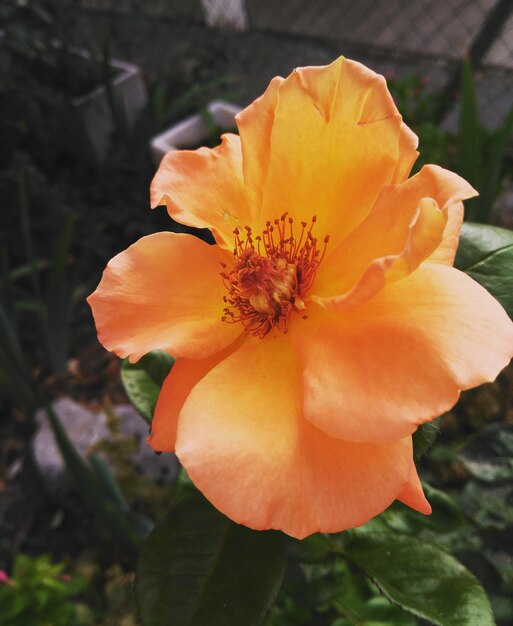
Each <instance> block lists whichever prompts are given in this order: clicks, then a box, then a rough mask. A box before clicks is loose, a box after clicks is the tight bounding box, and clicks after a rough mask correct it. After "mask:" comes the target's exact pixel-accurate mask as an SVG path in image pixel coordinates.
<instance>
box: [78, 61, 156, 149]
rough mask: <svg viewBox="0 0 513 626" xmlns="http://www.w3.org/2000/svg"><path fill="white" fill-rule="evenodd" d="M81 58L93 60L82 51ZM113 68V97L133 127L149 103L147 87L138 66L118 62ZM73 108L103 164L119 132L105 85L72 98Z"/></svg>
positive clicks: (114, 63) (112, 64)
mask: <svg viewBox="0 0 513 626" xmlns="http://www.w3.org/2000/svg"><path fill="white" fill-rule="evenodd" d="M79 54H80V55H81V56H83V57H84V58H90V54H89V53H87V52H85V51H80V52H79ZM110 65H111V68H112V69H113V70H114V76H113V78H112V80H111V81H110V85H111V90H112V96H113V98H114V102H115V103H116V106H118V107H120V109H121V111H122V114H123V115H124V116H125V120H126V122H127V124H128V126H129V127H130V126H132V125H133V123H134V122H135V120H136V118H137V116H138V114H139V113H140V112H141V110H142V109H143V108H144V106H145V105H146V102H147V99H148V95H147V91H146V85H145V83H144V81H143V78H142V75H141V70H140V69H139V68H138V67H137V65H133V64H132V63H126V62H125V61H120V60H119V59H111V61H110ZM71 105H72V107H73V108H74V109H75V111H76V112H77V113H78V114H79V116H80V118H81V122H82V125H83V128H84V131H85V133H86V135H87V138H88V139H89V142H90V144H91V147H92V149H93V152H94V154H95V156H96V158H97V159H98V160H99V161H102V160H103V159H104V158H105V157H106V155H107V152H108V149H109V146H110V141H111V135H112V133H113V132H114V130H115V128H116V120H115V119H114V116H113V114H112V107H111V105H110V103H109V96H108V93H107V89H106V87H105V85H99V86H98V87H95V88H94V89H93V90H92V91H90V92H89V93H87V94H85V95H83V96H78V97H76V98H73V99H72V101H71Z"/></svg>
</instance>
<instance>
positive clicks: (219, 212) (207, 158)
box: [150, 134, 251, 248]
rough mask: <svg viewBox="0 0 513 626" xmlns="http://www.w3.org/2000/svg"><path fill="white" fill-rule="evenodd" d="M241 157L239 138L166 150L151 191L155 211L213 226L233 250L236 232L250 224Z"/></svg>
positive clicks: (199, 225) (196, 224)
mask: <svg viewBox="0 0 513 626" xmlns="http://www.w3.org/2000/svg"><path fill="white" fill-rule="evenodd" d="M241 160H242V155H241V149H240V139H239V137H238V136H237V135H232V134H226V135H223V137H222V143H221V145H220V146H217V147H216V148H213V149H210V148H200V149H199V150H176V151H173V152H168V154H166V155H165V157H164V158H163V159H162V162H161V163H160V166H159V169H158V171H157V173H156V174H155V177H154V178H153V181H152V183H151V187H150V201H151V206H152V208H154V207H156V206H159V205H161V204H164V205H166V207H167V210H168V213H169V215H171V217H172V218H173V219H175V220H176V221H177V222H180V223H181V224H186V225H187V226H194V227H196V228H209V229H210V230H212V232H213V234H214V237H215V238H216V241H217V242H218V243H220V244H222V245H224V246H225V247H227V248H231V247H232V246H233V230H234V228H235V227H236V226H240V225H241V224H248V223H250V222H251V217H250V214H249V208H248V204H247V201H246V197H245V194H244V192H243V189H242V163H241Z"/></svg>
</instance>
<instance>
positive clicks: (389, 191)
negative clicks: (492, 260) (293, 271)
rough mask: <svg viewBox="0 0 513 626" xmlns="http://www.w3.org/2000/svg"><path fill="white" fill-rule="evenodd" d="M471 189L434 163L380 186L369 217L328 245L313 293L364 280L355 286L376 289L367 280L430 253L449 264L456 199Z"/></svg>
mask: <svg viewBox="0 0 513 626" xmlns="http://www.w3.org/2000/svg"><path fill="white" fill-rule="evenodd" d="M475 193H476V192H475V191H474V189H472V187H471V186H470V185H469V184H468V183H467V182H466V181H464V180H463V179H462V178H460V177H459V176H457V175H456V174H453V173H452V172H449V171H448V170H444V169H443V168H441V167H438V166H436V165H427V166H425V167H423V168H422V170H421V171H420V172H419V173H418V174H416V175H415V176H413V177H412V178H410V179H409V180H407V181H406V182H404V183H402V184H400V185H393V186H388V187H385V188H384V189H383V190H382V191H381V193H380V195H379V198H378V200H377V202H376V205H375V206H374V208H373V209H372V212H371V213H370V214H369V216H368V217H367V218H366V219H365V220H364V221H363V222H362V223H361V224H360V225H359V226H358V227H357V228H355V229H354V230H353V232H352V233H351V234H350V235H349V236H348V237H347V238H346V239H345V240H344V241H342V242H341V243H340V244H339V245H338V246H336V247H335V248H333V247H332V246H329V247H328V252H327V255H326V258H325V259H324V261H323V263H322V265H321V266H320V268H319V271H318V273H317V277H316V281H315V287H314V289H315V294H316V295H320V296H324V297H329V296H335V295H341V294H342V295H343V294H348V293H349V292H350V291H351V290H352V289H354V287H355V285H358V283H359V282H363V285H361V286H360V290H361V289H362V287H363V286H366V297H369V295H372V293H374V292H375V290H376V289H375V287H373V288H372V289H370V288H369V286H368V283H369V280H371V279H372V284H373V285H377V286H378V288H381V287H382V286H383V285H384V284H385V282H386V281H391V280H395V279H397V278H398V277H399V276H403V275H405V274H406V273H408V272H410V271H412V270H413V269H415V267H417V266H418V264H419V263H420V262H421V261H423V260H424V259H425V258H427V257H428V256H429V255H431V260H436V261H440V262H446V263H448V264H452V261H453V260H454V254H455V251H456V247H457V242H458V236H459V228H460V227H461V215H462V209H461V201H462V200H464V199H467V198H471V197H472V196H474V195H475ZM427 199H432V200H434V201H435V203H436V205H435V204H433V202H431V203H429V202H428V201H427ZM435 206H437V207H440V209H441V211H438V210H437V209H435V208H434V207H435ZM443 214H445V216H446V217H444V218H443V221H442V215H443ZM392 268H393V271H394V275H392V274H391V270H392ZM402 270H404V271H402ZM398 271H399V273H398ZM366 274H367V277H365V276H366ZM385 274H388V276H385ZM394 276H395V277H394ZM346 299H347V297H346V298H344V300H346Z"/></svg>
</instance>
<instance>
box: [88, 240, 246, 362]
mask: <svg viewBox="0 0 513 626" xmlns="http://www.w3.org/2000/svg"><path fill="white" fill-rule="evenodd" d="M229 258H230V255H229V254H228V253H227V252H225V251H224V250H222V249H221V248H219V246H209V245H208V244H206V243H205V242H204V241H201V240H200V239H197V238H196V237H193V236H192V235H178V234H175V233H167V232H164V233H156V234H154V235H149V236H147V237H143V238H142V239H139V241H137V242H136V243H135V244H133V245H132V246H130V247H129V248H127V250H125V251H124V252H121V253H120V254H118V255H117V256H115V257H114V258H113V259H112V260H111V261H110V262H109V264H108V265H107V267H106V269H105V271H104V273H103V277H102V279H101V281H100V284H99V285H98V287H97V289H96V291H95V292H94V293H93V294H92V295H90V296H89V298H88V302H89V304H90V305H91V308H92V310H93V315H94V320H95V323H96V328H97V330H98V339H99V340H100V342H101V343H102V344H103V346H104V347H105V348H107V350H111V351H112V352H115V353H116V354H117V355H118V356H120V357H127V356H128V357H130V360H131V361H137V360H138V359H139V358H141V357H142V356H143V355H144V354H146V353H147V352H150V351H151V350H164V351H166V352H168V353H170V354H172V355H173V356H175V357H188V358H203V357H207V356H208V355H210V354H213V353H215V352H218V351H219V350H221V349H223V348H225V347H226V346H227V345H229V344H230V343H232V341H234V340H235V338H236V337H237V336H238V335H240V334H241V332H242V327H241V326H240V325H238V324H226V323H223V322H222V321H221V317H222V315H223V309H224V307H225V306H226V305H225V304H224V302H223V296H224V295H225V292H226V290H225V287H224V285H223V282H222V280H221V277H220V274H219V273H220V271H222V268H221V262H226V261H228V260H229Z"/></svg>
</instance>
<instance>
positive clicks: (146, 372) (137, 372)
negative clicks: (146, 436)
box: [121, 350, 175, 424]
mask: <svg viewBox="0 0 513 626" xmlns="http://www.w3.org/2000/svg"><path fill="white" fill-rule="evenodd" d="M174 362H175V360H174V359H173V357H172V356H170V355H169V354H167V353H166V352H162V351H161V350H154V351H153V352H149V353H148V354H146V355H144V356H143V357H142V359H140V360H139V361H138V362H137V363H130V362H129V361H128V359H125V360H124V361H123V364H122V366H121V381H122V382H123V386H124V388H125V391H126V394H127V396H128V398H129V400H130V402H131V403H132V404H133V405H134V407H135V408H136V409H137V410H138V411H139V413H140V414H141V415H142V416H143V417H144V419H145V420H146V421H147V422H148V423H150V424H151V420H152V418H153V412H154V411H155V405H156V404H157V398H158V396H159V393H160V388H161V387H162V383H163V382H164V379H165V378H166V376H167V375H168V374H169V372H170V370H171V368H172V367H173V364H174Z"/></svg>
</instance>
